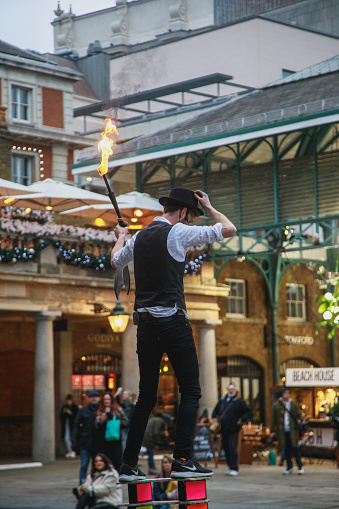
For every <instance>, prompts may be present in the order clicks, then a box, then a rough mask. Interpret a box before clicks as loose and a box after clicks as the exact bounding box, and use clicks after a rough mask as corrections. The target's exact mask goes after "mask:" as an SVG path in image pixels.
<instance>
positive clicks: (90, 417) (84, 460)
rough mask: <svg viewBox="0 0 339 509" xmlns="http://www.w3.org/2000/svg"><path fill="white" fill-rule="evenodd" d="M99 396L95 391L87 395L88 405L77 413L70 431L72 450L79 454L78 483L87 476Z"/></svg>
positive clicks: (91, 454) (83, 480)
mask: <svg viewBox="0 0 339 509" xmlns="http://www.w3.org/2000/svg"><path fill="white" fill-rule="evenodd" d="M99 399H100V395H99V393H98V392H97V391H91V392H90V393H89V394H88V401H89V403H88V405H85V406H83V407H82V408H80V410H79V411H78V413H77V416H76V419H75V421H74V426H73V431H72V449H73V451H75V452H78V451H79V452H80V459H81V465H80V474H79V475H80V483H79V484H83V483H84V482H85V480H86V476H87V468H88V465H89V462H90V460H91V458H92V457H93V454H94V429H95V417H96V412H97V411H98V408H99Z"/></svg>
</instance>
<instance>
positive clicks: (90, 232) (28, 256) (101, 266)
mask: <svg viewBox="0 0 339 509" xmlns="http://www.w3.org/2000/svg"><path fill="white" fill-rule="evenodd" d="M27 224H28V223H23V222H22V221H20V220H15V221H9V220H7V219H5V220H2V221H1V220H0V229H3V230H5V231H6V232H7V233H17V234H21V235H23V234H26V235H27V234H29V235H32V236H34V237H40V236H42V235H44V236H47V235H48V236H49V235H60V233H61V234H64V235H65V234H67V235H69V236H72V237H77V238H80V239H81V240H94V241H97V242H98V241H101V242H106V243H109V244H111V245H112V246H113V245H114V243H115V241H116V237H115V235H114V233H113V232H107V231H104V232H103V231H98V230H95V229H93V228H75V227H73V226H70V227H69V226H66V225H57V224H54V223H49V224H48V225H45V226H43V225H39V224H38V223H35V224H34V223H30V224H29V227H28V228H27ZM93 237H95V238H93ZM50 244H51V245H53V246H54V247H55V248H56V249H57V250H58V251H59V255H60V256H62V257H63V259H64V261H65V263H67V264H70V265H76V266H78V267H82V268H90V269H95V270H101V271H106V270H108V269H111V257H110V256H108V255H101V256H95V255H93V254H92V253H87V252H77V251H76V250H75V249H68V248H67V247H66V246H65V245H64V244H63V243H62V242H60V241H55V240H54V239H45V240H43V241H42V242H40V243H37V244H35V245H34V246H33V247H24V248H18V247H14V248H12V249H0V263H18V262H25V261H30V260H33V259H35V258H36V256H37V255H38V254H39V253H40V252H41V251H42V250H43V249H46V247H48V246H49V245H50ZM205 258H206V254H203V255H200V256H199V257H198V258H195V259H194V260H192V261H190V262H188V263H187V264H186V266H185V274H196V273H197V271H198V270H199V268H200V267H201V265H202V263H203V261H204V259H205Z"/></svg>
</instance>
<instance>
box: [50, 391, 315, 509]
mask: <svg viewBox="0 0 339 509" xmlns="http://www.w3.org/2000/svg"><path fill="white" fill-rule="evenodd" d="M133 409H134V403H133V401H132V399H131V393H130V391H127V390H125V391H123V390H122V388H119V389H118V390H117V391H116V392H115V394H111V392H106V393H104V394H103V395H102V396H101V397H100V394H99V392H97V391H95V390H92V391H90V392H89V394H88V404H85V405H84V406H83V407H82V408H80V409H78V407H77V405H75V404H74V402H73V401H72V397H71V395H67V397H66V398H65V404H64V405H63V407H62V409H61V414H60V418H61V422H62V437H63V438H64V441H65V447H66V450H67V453H66V457H67V458H75V457H76V455H77V454H78V455H80V460H81V461H80V473H79V486H78V487H77V488H74V489H73V493H74V495H75V496H76V498H77V499H78V501H77V505H76V509H82V508H85V507H94V508H97V509H99V508H100V509H106V508H107V509H108V508H114V507H116V505H119V504H120V503H122V495H121V484H119V473H118V472H119V469H120V467H121V464H122V458H123V450H124V446H125V443H126V436H127V435H128V429H129V422H130V417H131V415H132V413H133ZM251 418H252V409H251V407H250V406H248V405H247V404H246V403H245V401H244V400H243V399H242V398H241V397H239V394H238V391H237V388H236V386H235V385H234V384H233V383H230V384H229V386H228V387H227V392H226V394H225V396H223V397H222V398H221V399H220V400H219V401H218V402H217V404H216V405H215V408H214V410H213V412H212V415H211V418H209V416H208V413H207V411H206V410H204V411H203V412H202V414H201V416H200V419H199V424H201V425H206V426H208V427H209V428H210V429H211V432H212V431H213V432H216V433H217V434H218V436H219V438H220V439H221V440H222V447H221V448H222V449H223V450H224V453H225V458H226V462H227V464H228V470H227V472H226V475H228V476H237V475H238V474H239V459H238V436H239V432H240V430H241V428H242V426H243V424H244V423H246V422H247V421H249V420H251ZM170 420H171V419H170V416H169V415H167V414H164V413H162V412H161V411H160V409H159V408H157V407H156V408H155V409H154V410H153V412H152V413H151V416H150V418H149V420H148V423H147V426H146V430H145V434H144V437H143V442H142V448H141V451H143V452H145V453H146V452H147V459H148V475H153V476H157V478H159V481H155V482H154V485H153V498H154V500H156V501H162V500H163V501H169V500H177V499H178V486H177V480H176V479H171V469H172V463H173V458H172V457H171V456H170V455H168V454H165V455H164V456H163V458H162V461H161V467H160V471H159V470H158V469H157V468H156V465H155V461H154V455H155V451H156V449H157V448H159V447H160V448H161V449H163V448H166V444H167V443H168V424H169V422H170ZM303 423H305V420H304V417H303V416H302V413H301V410H300V407H299V405H298V404H297V403H296V402H294V401H292V399H291V397H290V392H289V390H288V388H286V387H284V388H283V389H281V390H280V392H279V394H278V398H277V401H276V402H275V403H274V404H273V406H272V421H271V428H270V429H271V434H270V436H269V437H268V440H269V442H271V443H272V442H273V441H275V444H277V446H278V448H279V450H280V452H281V460H280V464H281V465H282V463H283V462H284V461H285V460H286V462H287V466H286V469H285V470H284V471H283V473H284V474H285V475H289V474H291V473H292V468H293V463H292V459H293V458H295V461H296V464H297V467H298V470H297V473H298V474H303V473H304V468H303V464H302V460H301V454H300V429H301V424H303ZM214 424H217V426H215V425H214ZM90 462H92V464H91V470H90V474H89V475H87V470H88V467H89V465H90ZM164 479H165V480H164ZM160 507H161V508H162V509H165V507H168V504H167V505H166V504H164V506H160Z"/></svg>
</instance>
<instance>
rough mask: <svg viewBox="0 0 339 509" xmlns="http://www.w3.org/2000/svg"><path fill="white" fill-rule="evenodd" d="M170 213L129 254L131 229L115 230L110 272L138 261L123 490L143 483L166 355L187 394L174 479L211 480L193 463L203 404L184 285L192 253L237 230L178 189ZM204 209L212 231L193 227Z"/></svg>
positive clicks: (167, 199) (199, 197)
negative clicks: (143, 450) (145, 446)
mask: <svg viewBox="0 0 339 509" xmlns="http://www.w3.org/2000/svg"><path fill="white" fill-rule="evenodd" d="M159 202H160V203H161V205H163V206H164V214H163V216H162V217H156V218H155V219H154V221H153V222H152V223H150V224H149V225H148V226H146V227H145V228H143V229H142V230H141V231H140V232H138V233H137V234H136V235H134V236H133V237H132V239H130V240H129V241H128V242H127V243H126V245H125V246H124V242H125V237H126V235H127V233H128V228H122V227H120V226H117V227H116V230H115V232H116V235H117V237H118V240H117V242H116V244H115V246H114V248H113V250H112V266H113V267H116V268H123V267H124V266H126V265H127V264H128V263H130V262H131V261H132V260H134V273H135V286H136V291H135V306H134V309H135V313H134V315H133V316H134V320H135V323H136V324H137V325H138V332H137V353H138V359H139V370H140V384H139V397H138V401H137V403H136V405H135V409H134V412H133V415H132V419H131V423H130V429H129V435H128V439H127V444H126V449H125V452H124V457H123V465H122V466H121V468H120V472H119V473H120V477H119V480H120V482H131V481H136V480H140V479H145V478H146V476H145V474H144V473H143V472H142V471H141V470H140V469H139V468H138V466H137V462H138V454H139V451H140V447H141V444H142V440H143V436H144V432H145V429H146V426H147V421H148V417H149V415H150V412H151V410H152V409H153V408H154V406H155V404H156V402H157V391H158V381H159V367H160V362H161V359H162V356H163V354H164V353H165V352H166V353H167V355H168V357H169V360H170V363H171V365H172V367H173V369H174V372H175V374H176V377H177V381H178V384H179V389H180V393H181V401H180V406H179V411H178V417H177V426H176V435H175V448H174V452H173V456H174V460H173V462H172V469H171V477H173V478H185V477H186V478H188V477H204V476H211V475H213V471H212V470H208V469H206V468H203V467H201V466H200V465H199V464H198V463H196V462H194V461H193V460H192V459H191V458H192V442H193V433H194V427H195V423H196V416H197V411H198V406H199V399H200V397H201V391H200V384H199V366H198V359H197V353H196V349H195V344H194V339H193V334H192V329H191V326H190V324H189V321H188V319H187V312H186V305H185V297H184V286H183V278H184V274H185V258H186V252H187V249H188V248H189V247H190V246H195V245H198V244H203V243H213V242H215V241H221V240H223V239H224V238H226V237H232V236H233V235H234V234H235V232H236V228H235V226H234V225H233V224H232V223H231V221H229V220H228V219H227V218H226V217H225V216H224V215H223V214H222V213H220V212H218V211H217V210H215V209H214V208H213V207H212V205H211V203H210V200H209V198H208V195H207V194H206V193H204V192H202V191H196V192H193V191H191V190H190V189H185V188H176V189H172V191H171V192H170V194H169V196H164V197H162V198H160V199H159ZM199 204H200V205H202V207H203V208H204V209H205V211H206V213H207V214H208V215H209V216H210V217H211V218H212V219H213V220H214V222H215V223H216V224H214V225H213V226H189V224H190V223H191V222H192V221H193V219H194V217H198V216H201V215H202V214H203V212H202V210H201V209H200V208H199V207H198V205H199Z"/></svg>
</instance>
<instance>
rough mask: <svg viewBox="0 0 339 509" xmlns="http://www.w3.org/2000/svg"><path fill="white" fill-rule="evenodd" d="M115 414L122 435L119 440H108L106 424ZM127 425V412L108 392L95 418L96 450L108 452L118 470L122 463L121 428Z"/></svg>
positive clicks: (97, 451)
mask: <svg viewBox="0 0 339 509" xmlns="http://www.w3.org/2000/svg"><path fill="white" fill-rule="evenodd" d="M114 416H115V418H116V419H118V420H119V421H120V437H119V438H118V439H117V440H106V438H105V433H106V425H107V422H108V421H110V420H112V419H113V417H114ZM126 426H128V419H127V417H126V414H125V412H124V411H123V409H122V408H121V406H120V405H119V402H118V400H117V398H115V397H113V396H112V394H111V393H110V392H107V393H106V394H104V396H103V398H102V403H101V408H100V411H99V414H98V415H97V417H96V419H95V437H94V450H95V452H96V453H99V452H103V453H104V454H106V456H107V457H108V458H109V459H110V460H111V462H112V463H113V466H114V468H115V469H116V470H118V471H119V468H120V467H121V464H122V443H121V428H124V427H126Z"/></svg>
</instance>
